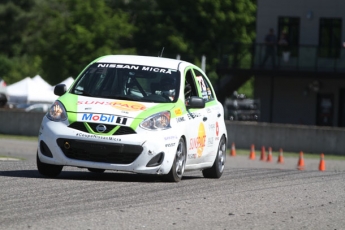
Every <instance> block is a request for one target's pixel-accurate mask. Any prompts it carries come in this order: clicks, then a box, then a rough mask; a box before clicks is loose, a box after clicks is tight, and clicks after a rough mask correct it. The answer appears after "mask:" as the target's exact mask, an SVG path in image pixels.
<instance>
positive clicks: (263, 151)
mask: <svg viewBox="0 0 345 230" xmlns="http://www.w3.org/2000/svg"><path fill="white" fill-rule="evenodd" d="M264 160H266V150H265V146H262V147H261V156H260V161H264Z"/></svg>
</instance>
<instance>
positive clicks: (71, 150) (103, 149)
mask: <svg viewBox="0 0 345 230" xmlns="http://www.w3.org/2000/svg"><path fill="white" fill-rule="evenodd" d="M57 144H58V146H59V147H60V149H61V150H62V152H63V153H64V154H65V156H66V157H68V158H71V159H76V160H83V161H91V162H102V163H111V164H130V163H132V162H133V161H135V159H137V157H138V156H139V155H140V154H141V152H142V151H143V147H142V146H140V145H127V144H117V143H113V144H112V143H99V142H92V141H81V140H75V139H64V138H59V139H57Z"/></svg>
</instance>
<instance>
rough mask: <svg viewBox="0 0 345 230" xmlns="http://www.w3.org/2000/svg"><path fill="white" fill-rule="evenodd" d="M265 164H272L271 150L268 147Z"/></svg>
mask: <svg viewBox="0 0 345 230" xmlns="http://www.w3.org/2000/svg"><path fill="white" fill-rule="evenodd" d="M267 162H272V148H271V147H268V155H267Z"/></svg>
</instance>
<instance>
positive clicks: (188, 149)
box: [37, 55, 227, 182]
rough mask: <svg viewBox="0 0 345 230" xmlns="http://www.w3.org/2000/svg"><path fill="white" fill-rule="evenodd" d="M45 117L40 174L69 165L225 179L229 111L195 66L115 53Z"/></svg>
mask: <svg viewBox="0 0 345 230" xmlns="http://www.w3.org/2000/svg"><path fill="white" fill-rule="evenodd" d="M54 93H55V94H56V95H58V96H60V97H59V98H58V100H57V101H55V102H54V103H53V105H52V106H51V108H50V109H49V111H48V113H47V114H46V116H44V118H43V121H42V124H41V127H40V130H39V136H38V151H37V168H38V171H39V173H40V174H42V175H44V176H47V177H56V176H58V175H59V174H60V173H61V170H62V168H63V166H76V167H80V168H87V169H88V170H89V171H90V172H104V171H105V170H116V171H126V172H133V173H143V174H156V175H162V176H164V178H165V179H166V180H167V181H172V182H178V181H180V180H181V178H182V176H183V173H184V171H187V170H202V174H203V175H204V177H207V178H220V177H221V175H222V173H223V171H224V163H225V158H226V142H227V131H226V126H225V122H224V110H223V106H222V104H221V103H219V102H218V101H217V98H216V95H215V92H214V90H213V88H212V85H211V83H210V81H209V79H208V78H207V76H206V75H205V73H204V72H203V71H202V70H201V69H200V68H198V67H197V66H195V65H193V64H191V63H188V62H185V61H181V60H174V59H168V58H162V57H144V56H134V55H109V56H104V57H100V58H98V59H96V60H94V61H93V62H91V63H90V64H89V65H88V66H87V67H86V68H85V69H84V70H83V71H82V73H81V74H80V75H79V76H78V77H77V79H76V80H75V81H74V83H73V84H72V86H71V87H70V88H69V89H68V90H67V89H66V86H65V85H63V84H60V85H57V86H56V87H55V89H54Z"/></svg>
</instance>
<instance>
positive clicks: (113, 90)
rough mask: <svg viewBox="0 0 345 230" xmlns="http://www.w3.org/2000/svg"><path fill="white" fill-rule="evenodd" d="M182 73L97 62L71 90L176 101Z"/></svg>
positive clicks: (74, 91) (147, 99) (139, 98)
mask: <svg viewBox="0 0 345 230" xmlns="http://www.w3.org/2000/svg"><path fill="white" fill-rule="evenodd" d="M179 86H180V74H179V71H177V70H173V69H168V68H161V67H155V66H141V65H132V64H123V63H122V64H117V63H112V64H109V63H95V64H92V65H91V66H90V67H89V68H87V69H86V70H85V71H84V73H83V74H82V76H81V77H80V78H79V79H78V82H77V83H76V84H75V85H74V87H73V88H72V89H71V93H72V94H77V95H82V96H88V97H99V98H110V99H120V100H131V101H143V102H163V103H169V102H175V101H176V100H177V98H178V92H179Z"/></svg>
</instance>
